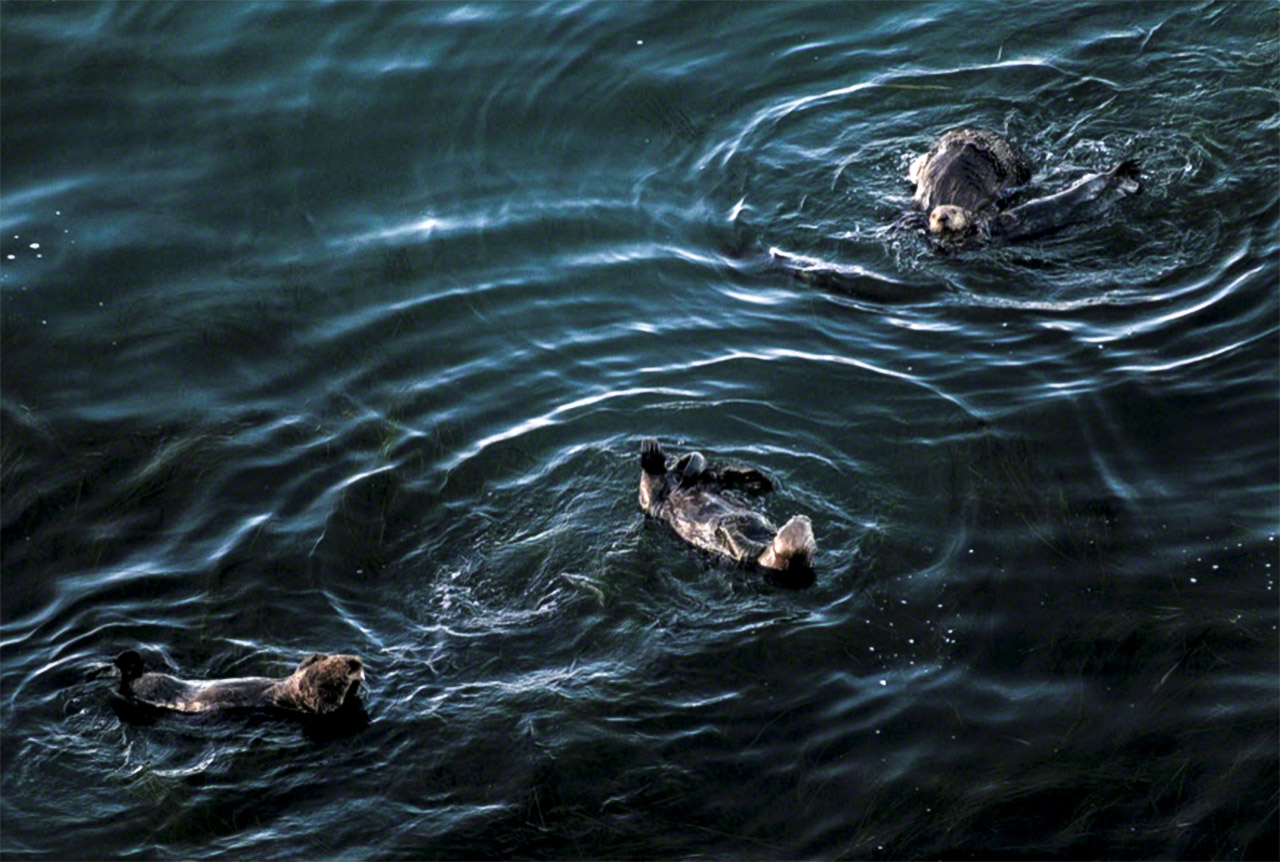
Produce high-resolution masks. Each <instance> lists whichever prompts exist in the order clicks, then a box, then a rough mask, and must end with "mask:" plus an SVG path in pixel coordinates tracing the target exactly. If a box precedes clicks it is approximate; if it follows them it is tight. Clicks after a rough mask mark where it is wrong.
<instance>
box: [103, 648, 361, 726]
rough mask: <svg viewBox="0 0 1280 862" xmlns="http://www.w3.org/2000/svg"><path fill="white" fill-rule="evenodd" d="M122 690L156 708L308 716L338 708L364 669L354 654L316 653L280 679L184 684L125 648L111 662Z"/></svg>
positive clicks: (352, 692)
mask: <svg viewBox="0 0 1280 862" xmlns="http://www.w3.org/2000/svg"><path fill="white" fill-rule="evenodd" d="M113 664H114V665H115V667H116V668H117V669H118V670H119V671H120V691H121V693H122V694H123V695H124V696H125V697H127V698H129V699H130V700H133V701H136V702H138V703H142V704H146V705H147V706H153V707H156V708H157V709H172V710H176V711H178V712H209V711H212V710H223V709H255V708H276V709H283V710H288V711H290V712H299V713H304V714H308V715H323V714H326V713H331V712H334V711H336V710H337V709H339V708H340V707H342V706H343V704H345V703H346V702H347V701H348V699H349V698H352V697H354V695H355V693H356V689H357V688H359V686H360V683H361V681H363V680H364V665H363V663H362V662H361V661H360V659H359V658H357V657H356V656H353V655H325V654H324V653H316V654H315V655H312V656H310V657H308V658H306V659H304V660H303V662H302V663H301V664H299V665H298V667H297V669H295V670H294V672H293V673H292V674H290V675H289V676H287V677H284V678H283V679H272V678H270V677H258V676H254V677H244V678H240V679H216V680H185V679H179V678H178V677H176V676H170V675H169V674H167V673H156V672H154V671H152V672H146V670H145V667H144V665H143V663H142V656H140V655H138V654H137V653H136V652H134V651H133V650H125V651H124V652H122V653H120V655H118V656H116V658H115V660H114V661H113Z"/></svg>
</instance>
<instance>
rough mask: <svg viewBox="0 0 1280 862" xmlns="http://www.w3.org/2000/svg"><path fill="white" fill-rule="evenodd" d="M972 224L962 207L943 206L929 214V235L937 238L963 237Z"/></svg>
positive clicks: (967, 213)
mask: <svg viewBox="0 0 1280 862" xmlns="http://www.w3.org/2000/svg"><path fill="white" fill-rule="evenodd" d="M972 224H973V219H972V218H970V216H969V211H968V210H966V209H964V208H962V207H957V206H952V205H950V204H943V205H942V206H939V207H934V208H933V211H932V212H930V213H929V233H931V234H934V235H937V236H945V237H955V236H963V235H964V234H966V233H968V231H969V228H970V227H971V226H972Z"/></svg>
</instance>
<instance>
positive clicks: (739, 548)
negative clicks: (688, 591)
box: [640, 440, 816, 575]
mask: <svg viewBox="0 0 1280 862" xmlns="http://www.w3.org/2000/svg"><path fill="white" fill-rule="evenodd" d="M730 489H735V490H742V491H753V492H756V493H764V492H767V491H771V490H773V482H771V481H770V480H769V477H767V476H765V475H764V474H763V473H761V472H760V471H759V470H755V469H753V468H751V467H742V466H738V465H726V464H721V465H710V464H708V463H707V460H706V458H704V457H702V454H701V453H700V452H689V453H686V454H684V455H682V456H680V457H679V458H677V459H675V460H674V461H671V462H670V463H668V462H667V457H666V455H665V454H663V451H662V448H661V447H660V446H659V445H658V441H657V440H645V441H644V442H643V443H642V444H641V445H640V508H641V509H643V510H644V511H645V513H646V514H648V515H651V516H653V517H655V518H658V519H659V520H663V521H666V522H667V523H668V524H670V525H671V527H672V528H673V529H674V530H675V531H676V533H678V534H679V535H680V537H681V538H682V539H684V540H685V541H686V542H688V543H689V544H691V545H694V546H695V547H698V548H702V549H704V550H708V551H711V552H713V553H716V554H720V555H721V556H725V557H728V558H730V559H732V560H735V561H737V562H740V563H754V564H756V565H759V566H762V567H764V568H765V569H769V570H771V571H776V572H782V573H786V574H788V575H803V574H806V573H808V572H809V571H810V570H811V567H812V565H813V554H814V550H815V548H816V543H815V542H814V538H813V527H812V525H811V524H810V523H809V519H808V518H806V517H805V516H804V515H796V516H795V517H793V518H792V519H791V520H789V521H787V523H785V524H783V526H782V529H778V528H776V527H774V526H773V524H772V523H770V522H769V519H768V518H766V517H765V516H764V515H761V514H760V513H759V512H756V511H754V510H753V509H751V508H750V507H749V506H748V505H747V504H746V503H745V502H743V501H742V500H739V499H738V498H737V497H735V496H734V495H733V494H732V493H730Z"/></svg>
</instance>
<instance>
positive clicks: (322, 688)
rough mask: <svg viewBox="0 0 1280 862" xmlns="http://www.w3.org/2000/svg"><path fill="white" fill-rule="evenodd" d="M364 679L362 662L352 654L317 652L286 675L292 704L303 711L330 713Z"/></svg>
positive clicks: (340, 704) (354, 691)
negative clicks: (290, 673) (291, 673)
mask: <svg viewBox="0 0 1280 862" xmlns="http://www.w3.org/2000/svg"><path fill="white" fill-rule="evenodd" d="M363 680H364V663H363V662H361V661H360V659H359V658H357V657H356V656H353V655H325V654H324V653H316V654H315V655H313V656H310V657H309V658H307V659H306V660H304V661H303V662H302V664H300V665H298V669H297V670H295V671H294V672H293V675H292V676H290V677H289V680H288V682H289V683H292V685H291V686H290V688H292V691H291V692H290V693H291V695H292V697H291V698H290V699H291V700H293V701H294V703H295V705H296V706H297V707H298V708H299V709H302V710H305V711H306V712H317V713H324V712H333V711H334V710H336V709H337V708H338V707H340V706H342V705H343V704H344V703H345V702H346V700H347V698H348V697H350V696H351V695H354V694H355V693H356V689H357V688H359V687H360V683H361V682H362V681H363Z"/></svg>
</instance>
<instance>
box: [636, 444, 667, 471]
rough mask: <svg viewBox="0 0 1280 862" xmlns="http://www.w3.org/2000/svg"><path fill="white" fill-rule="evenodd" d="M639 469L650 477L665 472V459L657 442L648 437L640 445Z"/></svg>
mask: <svg viewBox="0 0 1280 862" xmlns="http://www.w3.org/2000/svg"><path fill="white" fill-rule="evenodd" d="M640 469H641V470H644V471H645V472H646V473H648V474H649V475H651V476H661V475H662V474H663V473H665V472H667V457H666V456H665V455H663V454H662V447H661V446H659V445H658V441H657V440H655V439H654V438H652V437H650V438H648V439H647V440H644V441H643V442H641V444H640Z"/></svg>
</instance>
